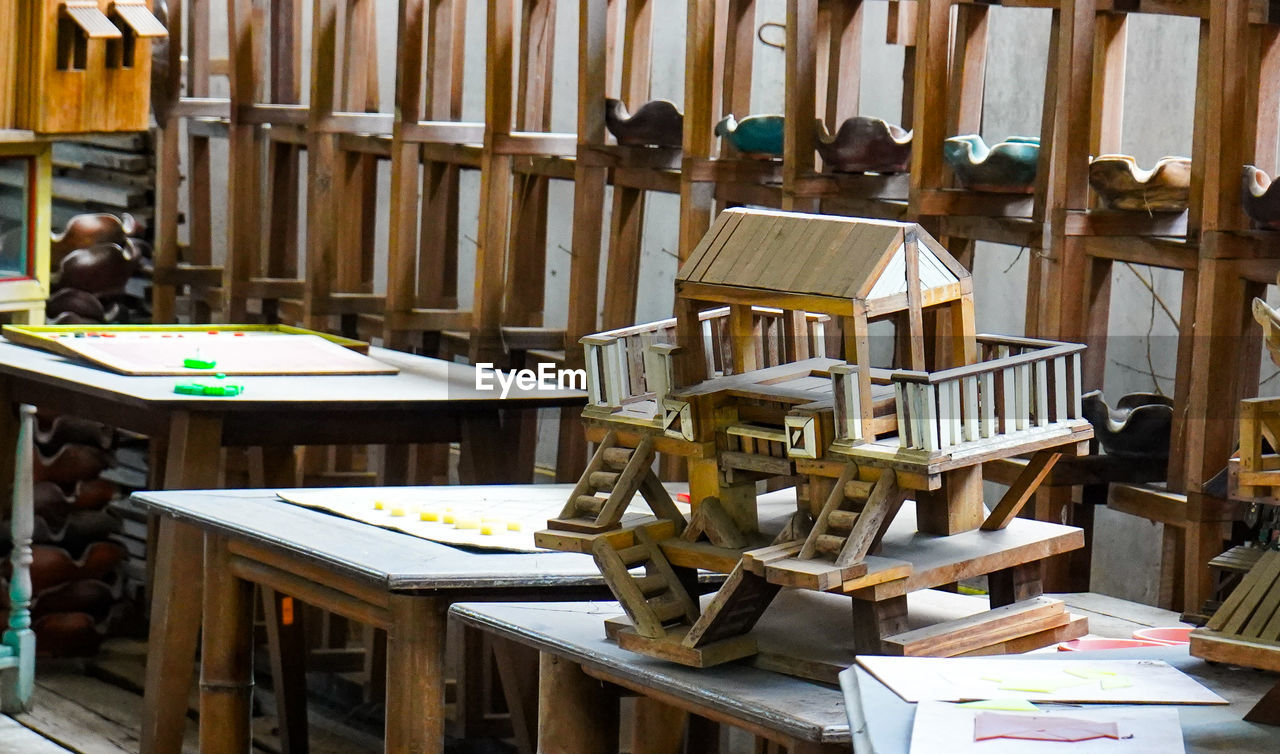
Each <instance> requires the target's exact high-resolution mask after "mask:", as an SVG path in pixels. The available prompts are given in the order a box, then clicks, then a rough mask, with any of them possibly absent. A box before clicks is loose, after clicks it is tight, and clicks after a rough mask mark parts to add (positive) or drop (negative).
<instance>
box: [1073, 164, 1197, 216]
mask: <svg viewBox="0 0 1280 754" xmlns="http://www.w3.org/2000/svg"><path fill="white" fill-rule="evenodd" d="M1089 185H1090V186H1091V187H1092V188H1093V190H1094V192H1095V193H1097V195H1098V198H1099V199H1101V200H1102V204H1103V206H1105V207H1107V208H1108V209H1119V210H1129V211H1134V212H1181V211H1183V210H1185V209H1186V208H1187V197H1188V196H1189V195H1190V193H1191V159H1190V158H1189V157H1161V158H1160V160H1159V161H1158V162H1156V165H1155V167H1153V168H1151V169H1150V170H1143V169H1142V168H1140V167H1138V161H1137V160H1135V159H1134V158H1133V157H1132V156H1130V155H1127V154H1104V155H1102V156H1100V157H1095V158H1094V159H1093V160H1092V161H1091V162H1090V163H1089Z"/></svg>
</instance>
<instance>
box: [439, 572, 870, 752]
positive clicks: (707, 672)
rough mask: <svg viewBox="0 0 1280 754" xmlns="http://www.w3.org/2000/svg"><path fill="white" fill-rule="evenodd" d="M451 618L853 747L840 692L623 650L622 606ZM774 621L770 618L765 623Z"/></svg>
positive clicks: (492, 606)
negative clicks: (612, 637) (613, 631)
mask: <svg viewBox="0 0 1280 754" xmlns="http://www.w3.org/2000/svg"><path fill="white" fill-rule="evenodd" d="M838 599H845V600H847V598H843V597H841V598H838ZM450 614H451V615H452V616H453V617H454V618H456V619H458V620H460V621H462V622H463V623H465V624H467V625H471V626H475V627H476V628H480V629H482V630H485V631H490V632H492V633H495V634H497V635H499V636H502V637H504V638H507V639H511V640H513V641H516V642H519V643H521V644H525V645H527V646H531V647H536V648H537V649H539V650H543V651H548V652H551V653H552V654H555V655H558V656H561V657H567V658H570V659H572V660H573V661H574V662H577V663H579V664H582V665H585V666H587V667H588V668H595V669H597V670H602V671H604V672H605V673H607V674H608V675H610V676H612V677H614V678H617V679H620V680H621V681H623V682H626V683H629V684H634V685H635V686H636V687H638V688H653V689H660V690H661V691H662V692H663V693H664V694H670V695H672V696H674V697H676V698H678V699H683V700H685V701H688V702H691V703H692V704H693V705H695V706H696V707H701V708H704V709H708V708H709V709H712V710H716V711H718V712H721V713H723V714H728V715H730V716H731V717H733V718H734V719H737V720H740V721H743V722H746V723H752V724H755V725H758V726H761V727H764V728H767V729H769V730H776V731H779V732H781V733H783V734H785V735H788V736H790V737H792V738H795V739H798V740H802V741H813V742H819V743H843V742H847V741H848V740H849V721H848V719H847V718H846V716H845V712H844V699H843V697H842V696H841V694H840V691H839V690H838V689H835V688H832V687H830V686H825V685H821V684H817V683H812V682H810V681H804V680H801V679H798V678H793V677H791V676H786V675H781V674H779V673H773V672H770V671H767V670H761V669H759V668H755V667H751V666H749V665H742V664H737V663H729V664H727V665H720V666H717V667H712V668H703V669H697V668H688V667H685V666H683V665H677V664H675V663H671V662H666V661H664V660H659V659H656V658H652V657H646V656H644V655H639V654H635V653H633V652H628V651H626V650H624V649H619V648H618V645H617V644H615V643H613V642H611V641H608V640H606V639H605V636H604V620H605V619H606V618H612V617H615V616H618V615H621V614H622V609H621V608H620V607H618V604H617V603H616V602H556V603H514V602H499V603H484V604H479V603H462V604H455V605H454V606H453V607H452V608H450ZM769 615H770V613H767V612H766V613H765V617H766V618H768V617H769ZM762 620H764V619H762Z"/></svg>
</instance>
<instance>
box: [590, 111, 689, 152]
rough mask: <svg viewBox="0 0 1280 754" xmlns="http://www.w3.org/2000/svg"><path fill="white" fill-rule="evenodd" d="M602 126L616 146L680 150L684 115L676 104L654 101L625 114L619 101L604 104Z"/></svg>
mask: <svg viewBox="0 0 1280 754" xmlns="http://www.w3.org/2000/svg"><path fill="white" fill-rule="evenodd" d="M604 124H605V126H607V127H608V129H609V133H611V134H613V137H614V138H615V139H617V140H618V143H619V144H623V145H626V146H637V147H669V148H673V149H679V148H680V146H681V142H682V140H683V139H684V114H683V113H681V112H680V108H678V107H676V105H675V103H674V102H672V101H670V100H665V99H655V100H653V101H651V102H646V103H644V104H643V105H641V106H640V108H639V109H638V110H636V111H635V113H628V112H627V106H626V105H624V104H623V103H622V102H621V101H620V100H616V99H606V100H605V101H604Z"/></svg>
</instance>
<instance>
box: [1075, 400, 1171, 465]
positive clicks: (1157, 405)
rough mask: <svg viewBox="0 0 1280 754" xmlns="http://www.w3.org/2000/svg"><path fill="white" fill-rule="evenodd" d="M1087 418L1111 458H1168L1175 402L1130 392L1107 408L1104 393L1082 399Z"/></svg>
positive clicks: (1094, 433) (1094, 434) (1095, 435)
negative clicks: (1113, 406) (1112, 406)
mask: <svg viewBox="0 0 1280 754" xmlns="http://www.w3.org/2000/svg"><path fill="white" fill-rule="evenodd" d="M1082 402H1083V406H1082V407H1083V409H1084V418H1085V419H1087V420H1088V421H1089V423H1090V424H1092V425H1093V436H1094V437H1096V438H1098V443H1099V444H1100V445H1102V449H1103V450H1104V451H1106V454H1107V455H1109V456H1119V457H1126V458H1168V457H1169V435H1170V432H1171V428H1172V426H1173V401H1172V400H1170V399H1169V398H1167V397H1165V396H1163V395H1157V394H1155V393H1130V394H1128V395H1126V396H1124V397H1122V398H1121V399H1120V400H1119V401H1117V402H1116V405H1115V408H1111V407H1110V406H1108V405H1107V399H1106V398H1105V397H1104V396H1103V395H1102V391H1101V390H1094V391H1093V392H1090V393H1086V394H1085V395H1083V396H1082Z"/></svg>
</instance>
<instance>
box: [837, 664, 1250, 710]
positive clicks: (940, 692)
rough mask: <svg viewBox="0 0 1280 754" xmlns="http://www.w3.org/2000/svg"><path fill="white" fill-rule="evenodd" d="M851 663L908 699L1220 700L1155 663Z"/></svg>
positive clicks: (1139, 701)
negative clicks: (856, 664) (860, 666)
mask: <svg viewBox="0 0 1280 754" xmlns="http://www.w3.org/2000/svg"><path fill="white" fill-rule="evenodd" d="M858 663H859V664H860V665H862V666H863V667H864V668H866V669H867V670H868V671H869V672H870V673H872V674H873V675H875V677H876V678H878V679H880V681H881V682H882V683H884V684H885V685H886V686H888V687H889V688H891V689H893V691H894V692H895V693H896V694H897V695H898V696H900V697H902V698H903V699H905V700H906V701H908V702H918V701H922V700H925V699H934V700H941V701H952V702H958V701H970V700H978V699H995V698H1006V697H1012V698H1021V699H1029V700H1031V701H1056V702H1082V703H1089V702H1096V703H1109V704H1226V703H1227V701H1226V700H1225V699H1223V698H1222V697H1220V696H1218V695H1217V694H1215V693H1213V692H1212V691H1210V690H1209V689H1207V688H1205V687H1204V686H1202V685H1201V684H1200V683H1198V682H1197V681H1196V680H1195V679H1193V678H1191V677H1190V676H1188V675H1186V674H1185V673H1183V672H1181V671H1179V670H1178V669H1177V668H1174V667H1172V666H1170V665H1169V664H1168V663H1166V662H1162V661H1159V660H1075V659H1071V660H1067V659H1064V660H1024V659H1018V658H1016V657H1000V658H992V657H975V658H940V657H873V656H870V655H864V656H862V657H859V658H858Z"/></svg>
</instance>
